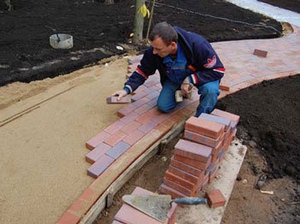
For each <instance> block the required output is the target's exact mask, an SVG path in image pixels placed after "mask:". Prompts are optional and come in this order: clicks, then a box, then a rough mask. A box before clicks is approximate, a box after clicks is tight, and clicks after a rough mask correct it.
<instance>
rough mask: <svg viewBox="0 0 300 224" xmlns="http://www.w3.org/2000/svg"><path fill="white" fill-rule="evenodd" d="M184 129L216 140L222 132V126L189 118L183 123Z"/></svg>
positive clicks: (200, 119)
mask: <svg viewBox="0 0 300 224" xmlns="http://www.w3.org/2000/svg"><path fill="white" fill-rule="evenodd" d="M185 129H186V130H189V131H193V132H196V133H198V134H202V135H205V136H207V137H211V138H218V137H219V136H220V135H221V134H223V132H224V125H221V124H218V123H215V122H211V121H207V120H204V119H202V118H197V117H190V118H189V119H188V120H187V121H186V122H185Z"/></svg>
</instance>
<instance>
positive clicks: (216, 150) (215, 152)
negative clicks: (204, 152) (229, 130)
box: [211, 140, 224, 162]
mask: <svg viewBox="0 0 300 224" xmlns="http://www.w3.org/2000/svg"><path fill="white" fill-rule="evenodd" d="M222 149H224V140H223V141H220V143H219V145H217V146H216V147H215V148H213V150H212V156H211V162H214V161H215V160H216V159H217V158H218V154H219V152H220V151H221V150H222Z"/></svg>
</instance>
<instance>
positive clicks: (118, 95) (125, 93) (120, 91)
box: [113, 89, 127, 100]
mask: <svg viewBox="0 0 300 224" xmlns="http://www.w3.org/2000/svg"><path fill="white" fill-rule="evenodd" d="M113 96H117V97H118V100H121V98H122V97H124V96H127V92H126V91H125V90H124V89H122V90H119V91H116V92H115V93H114V94H113Z"/></svg>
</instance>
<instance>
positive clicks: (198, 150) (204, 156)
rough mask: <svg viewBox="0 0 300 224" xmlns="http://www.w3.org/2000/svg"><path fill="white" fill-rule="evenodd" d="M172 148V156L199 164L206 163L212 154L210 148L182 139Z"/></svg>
mask: <svg viewBox="0 0 300 224" xmlns="http://www.w3.org/2000/svg"><path fill="white" fill-rule="evenodd" d="M174 148H175V150H174V154H176V155H180V156H183V157H187V158H190V159H194V160H199V161H201V162H206V161H207V160H208V159H209V158H210V157H211V153H212V148H211V147H209V146H206V145H202V144H199V143H195V142H191V141H187V140H184V139H180V140H179V141H178V142H177V144H176V145H175V147H174Z"/></svg>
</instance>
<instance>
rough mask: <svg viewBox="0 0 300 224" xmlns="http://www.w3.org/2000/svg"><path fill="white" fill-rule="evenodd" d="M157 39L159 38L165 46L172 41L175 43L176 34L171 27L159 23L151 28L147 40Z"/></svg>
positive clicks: (165, 23)
mask: <svg viewBox="0 0 300 224" xmlns="http://www.w3.org/2000/svg"><path fill="white" fill-rule="evenodd" d="M157 37H160V38H161V39H162V40H163V42H164V43H165V44H166V45H169V44H170V43H171V42H172V41H174V42H177V39H178V34H177V32H176V30H175V29H174V28H173V26H171V25H170V24H168V23H167V22H160V23H157V24H156V25H155V26H154V27H153V29H152V31H151V33H150V35H149V40H150V41H153V40H155V39H156V38H157Z"/></svg>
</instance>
